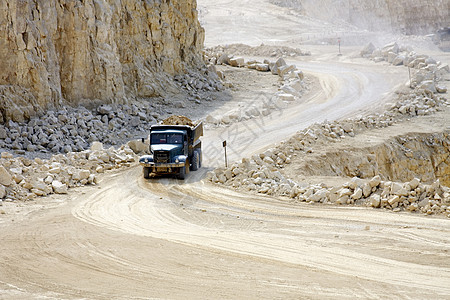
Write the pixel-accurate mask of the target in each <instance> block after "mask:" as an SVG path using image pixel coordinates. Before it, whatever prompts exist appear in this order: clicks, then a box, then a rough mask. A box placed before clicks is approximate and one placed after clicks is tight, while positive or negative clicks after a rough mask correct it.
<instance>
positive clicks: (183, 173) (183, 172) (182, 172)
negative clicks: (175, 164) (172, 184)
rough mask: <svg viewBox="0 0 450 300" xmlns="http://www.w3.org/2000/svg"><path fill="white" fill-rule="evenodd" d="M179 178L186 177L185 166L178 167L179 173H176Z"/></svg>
mask: <svg viewBox="0 0 450 300" xmlns="http://www.w3.org/2000/svg"><path fill="white" fill-rule="evenodd" d="M178 178H179V179H183V180H184V179H185V178H186V167H182V168H180V173H178Z"/></svg>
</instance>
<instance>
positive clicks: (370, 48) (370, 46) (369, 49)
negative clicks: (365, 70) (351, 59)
mask: <svg viewBox="0 0 450 300" xmlns="http://www.w3.org/2000/svg"><path fill="white" fill-rule="evenodd" d="M375 49H376V48H375V46H374V45H373V44H372V43H369V44H367V45H366V46H365V47H364V49H363V50H361V53H360V55H361V56H363V57H365V56H368V55H371V54H372V53H373V51H375Z"/></svg>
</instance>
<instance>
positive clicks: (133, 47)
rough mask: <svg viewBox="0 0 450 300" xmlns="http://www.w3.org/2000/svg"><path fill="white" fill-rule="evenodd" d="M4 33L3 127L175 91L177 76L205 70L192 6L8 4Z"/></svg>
mask: <svg viewBox="0 0 450 300" xmlns="http://www.w3.org/2000/svg"><path fill="white" fill-rule="evenodd" d="M0 28H1V30H0V57H2V59H1V60H0V123H2V122H4V121H6V120H8V119H12V120H14V121H22V120H24V119H27V118H28V117H29V116H30V115H33V114H35V113H36V112H40V111H43V110H44V109H46V108H51V107H57V106H59V105H60V104H62V103H64V102H67V103H69V104H75V105H76V104H79V103H94V104H95V103H97V104H98V103H105V102H109V103H111V102H115V103H123V102H126V101H127V100H129V99H133V98H135V97H153V96H158V95H160V94H161V93H162V92H163V91H164V92H173V93H177V90H178V89H177V88H176V85H175V84H174V82H173V77H174V76H175V75H182V74H185V73H186V72H188V71H190V70H193V69H196V68H197V67H199V66H202V60H201V55H200V51H201V48H202V46H203V40H204V30H203V29H202V27H201V26H200V24H199V22H198V18H197V10H196V1H195V0H183V1H181V0H175V1H134V0H117V1H113V0H95V1H94V0H87V1H79V0H77V1H65V0H50V1H43V0H38V1H31V0H21V1H19V0H4V1H1V2H0ZM194 67H195V68H194Z"/></svg>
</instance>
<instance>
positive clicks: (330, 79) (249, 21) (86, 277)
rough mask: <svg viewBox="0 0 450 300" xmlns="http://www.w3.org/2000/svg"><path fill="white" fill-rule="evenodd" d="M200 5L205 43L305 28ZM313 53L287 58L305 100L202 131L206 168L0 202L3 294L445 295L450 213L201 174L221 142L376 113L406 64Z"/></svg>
mask: <svg viewBox="0 0 450 300" xmlns="http://www.w3.org/2000/svg"><path fill="white" fill-rule="evenodd" d="M199 4H200V6H201V7H206V8H207V10H205V11H203V16H205V18H206V19H207V20H215V21H216V22H215V23H208V22H206V23H205V27H206V30H207V38H208V39H207V45H208V44H210V45H214V44H218V43H222V41H225V42H228V43H231V42H242V41H247V42H248V43H249V44H251V42H252V41H254V42H260V41H261V40H264V41H265V40H270V39H273V37H277V39H279V40H281V39H282V37H283V36H282V35H280V33H281V32H284V34H285V37H286V38H285V40H287V39H288V38H289V36H290V37H292V36H294V35H295V32H296V30H300V29H299V28H301V27H302V26H301V24H300V25H297V27H293V26H292V17H286V16H285V15H279V12H280V11H281V12H283V10H282V9H280V10H279V11H276V10H274V9H273V7H272V6H270V5H269V4H267V3H266V1H263V0H259V1H206V0H202V1H199ZM224 6H226V7H227V9H228V8H229V9H230V10H229V14H228V16H229V18H223V17H222V14H223V8H224ZM268 8H272V9H270V10H268ZM236 11H239V12H240V13H238V14H235V12H236ZM226 12H228V10H226ZM249 15H251V16H252V17H251V18H248V16H249ZM262 15H264V16H266V18H262V17H261V16H262ZM256 21H258V22H256ZM297 21H298V20H297ZM229 24H232V26H234V27H233V28H236V27H239V28H241V31H233V30H231V29H230V28H229V27H226V26H231V25H229ZM273 24H276V25H273ZM314 24H315V23H314ZM286 28H289V30H287V29H286ZM314 28H315V27H314V26H310V27H308V30H313V29H314ZM317 28H319V25H317ZM319 29H320V28H319ZM211 37H217V38H216V39H213V38H211ZM219 37H220V39H219ZM314 49H315V50H314V51H313V55H312V56H311V57H301V58H298V59H296V60H292V61H290V63H295V64H296V65H297V66H298V68H299V69H302V70H304V72H305V73H306V75H307V76H308V77H309V78H310V80H311V82H312V87H311V90H310V91H309V92H308V93H306V94H305V95H304V97H303V99H302V101H300V102H298V103H293V104H292V105H290V106H289V107H288V108H287V109H284V110H278V111H274V112H273V113H272V114H271V115H270V116H268V117H265V118H254V119H251V120H248V121H245V122H241V123H236V124H233V125H232V126H228V127H218V128H213V127H210V128H208V129H207V130H205V137H204V139H203V145H204V159H205V160H204V168H202V169H201V170H200V171H198V172H193V173H190V174H189V176H188V178H187V179H186V180H185V181H180V180H175V179H172V178H160V179H154V180H144V179H143V177H142V170H141V167H139V166H134V167H132V168H130V169H128V170H126V171H116V172H111V173H107V174H105V175H104V177H103V179H102V181H101V183H100V184H99V185H98V186H93V187H87V188H83V189H77V190H72V191H71V192H70V193H69V195H68V196H64V197H63V196H52V197H48V198H40V199H38V200H36V201H34V202H31V203H18V202H16V203H4V204H3V206H2V207H0V241H1V243H0V261H1V262H2V263H1V264H0V299H149V298H150V299H154V298H163V299H186V298H187V299H198V298H208V299H218V298H229V299H255V298H265V299H355V298H357V299H358V298H359V299H448V297H449V295H450V286H449V285H448V283H449V282H450V254H449V251H450V226H449V224H450V223H449V221H448V220H447V219H443V218H440V217H426V216H421V215H414V214H395V213H391V212H387V211H382V210H374V209H369V208H356V207H335V206H324V205H308V204H298V203H291V202H288V201H287V200H284V199H276V198H270V197H264V196H255V195H247V194H242V193H238V192H235V191H232V190H229V189H223V188H219V187H218V186H215V185H212V184H209V183H207V182H206V181H204V180H203V178H204V177H205V174H206V172H207V171H209V170H212V169H213V168H214V167H216V166H220V165H223V152H222V151H223V149H222V141H223V140H225V139H226V140H228V142H229V145H230V148H229V160H230V161H235V160H238V159H240V158H242V157H246V156H250V155H251V154H253V153H259V152H261V151H262V150H264V149H266V148H268V147H271V146H272V145H273V144H274V143H278V142H280V141H282V140H284V139H286V138H287V137H288V136H290V135H291V134H293V133H295V132H296V131H298V130H300V129H303V128H305V127H307V126H309V125H311V124H313V123H315V122H321V121H323V120H325V119H328V120H335V119H340V118H345V117H349V116H355V115H358V114H365V113H369V112H377V111H380V110H381V109H382V108H383V107H384V103H386V102H388V101H390V96H392V92H393V91H395V90H396V89H397V88H398V87H400V86H402V85H404V83H405V82H406V81H407V76H408V75H407V72H406V71H405V69H404V68H396V67H391V66H387V65H376V64H373V63H371V62H369V61H366V60H363V59H360V58H353V55H354V52H355V48H344V49H343V50H344V52H345V51H347V50H348V52H347V53H344V55H343V56H342V57H337V55H336V54H337V53H336V51H335V50H336V49H335V48H332V47H331V46H323V47H320V46H314ZM307 50H308V49H307ZM316 50H317V51H316ZM442 57H444V58H446V57H448V56H446V55H444V54H442ZM240 71H242V72H244V70H240ZM233 76H235V77H236V78H245V76H241V75H240V74H237V75H231V77H233ZM275 78H276V77H272V78H269V77H265V78H263V79H261V80H259V79H258V77H257V76H255V77H248V79H247V80H248V81H247V82H245V81H244V82H242V81H240V82H236V84H235V87H236V88H235V90H234V91H233V97H234V98H233V100H232V102H229V103H226V104H224V105H220V106H219V107H217V108H216V110H215V113H217V114H221V113H225V112H227V111H229V110H232V109H236V108H237V107H239V105H243V106H245V105H248V104H249V102H250V103H251V102H252V101H261V100H260V99H261V98H264V97H266V96H265V95H266V94H267V95H268V94H270V93H271V92H272V91H274V90H276V84H277V79H275ZM247 83H249V84H247ZM260 91H263V92H262V93H261V92H260ZM444 117H445V118H448V113H447V114H446V115H445V116H444ZM435 125H436V127H439V126H440V123H439V122H438V123H436V124H435ZM392 130H396V129H395V128H392Z"/></svg>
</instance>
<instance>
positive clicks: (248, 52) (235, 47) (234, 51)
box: [204, 44, 311, 64]
mask: <svg viewBox="0 0 450 300" xmlns="http://www.w3.org/2000/svg"><path fill="white" fill-rule="evenodd" d="M227 55H230V56H231V55H245V56H262V57H298V56H310V55H311V52H309V51H303V50H301V49H295V48H291V47H286V46H270V45H264V44H261V45H259V46H256V47H252V46H249V45H245V44H230V45H226V46H216V47H212V48H207V49H205V51H204V56H205V58H206V60H208V61H217V64H222V63H223V62H224V60H225V61H226V60H227V58H226V57H227ZM221 57H223V58H222V60H220V58H221ZM228 59H229V58H228ZM227 64H229V62H228V63H227Z"/></svg>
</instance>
